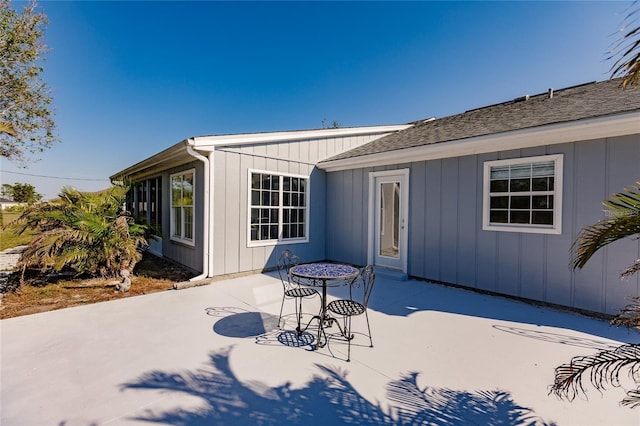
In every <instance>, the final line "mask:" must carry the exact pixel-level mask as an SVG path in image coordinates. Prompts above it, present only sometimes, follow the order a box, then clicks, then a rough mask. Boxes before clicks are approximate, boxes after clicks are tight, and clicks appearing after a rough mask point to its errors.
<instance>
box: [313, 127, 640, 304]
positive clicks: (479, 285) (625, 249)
mask: <svg viewBox="0 0 640 426" xmlns="http://www.w3.org/2000/svg"><path fill="white" fill-rule="evenodd" d="M548 154H564V158H563V170H564V173H563V177H564V178H563V199H562V233H561V234H560V235H550V234H527V233H516V232H498V231H486V230H483V229H482V197H483V194H482V191H483V164H484V162H485V161H491V160H499V159H510V158H520V157H531V156H539V155H548ZM403 168H409V169H410V178H409V182H410V185H409V191H410V195H409V224H408V226H409V237H408V238H409V241H408V247H409V249H408V271H407V272H408V274H409V275H410V276H413V277H418V278H424V279H430V280H436V281H441V282H445V283H451V284H457V285H462V286H466V287H470V288H475V289H481V290H487V291H492V292H496V293H501V294H505V295H510V296H517V297H522V298H526V299H532V300H537V301H543V302H548V303H554V304H559V305H564V306H568V307H572V308H579V309H584V310H588V311H593V312H600V313H607V314H616V313H618V312H619V310H620V309H621V308H622V307H624V306H625V305H626V304H627V303H628V299H627V298H628V297H629V296H634V295H638V294H640V277H638V276H632V277H631V278H629V279H628V280H624V281H621V280H620V279H619V274H620V272H621V271H622V270H623V268H624V267H625V266H626V265H628V264H629V263H631V262H632V261H633V260H634V259H637V258H638V257H640V242H639V241H638V240H637V239H636V240H632V239H629V240H624V241H618V242H616V243H614V244H611V245H610V246H608V247H606V248H604V249H602V250H600V251H599V252H598V253H597V254H596V255H595V256H594V257H593V258H592V259H591V260H590V261H589V263H588V264H587V265H586V267H585V268H584V269H582V270H578V271H573V270H572V269H571V268H570V266H569V252H570V247H571V244H572V242H573V241H574V239H575V238H576V236H577V235H578V232H579V231H580V230H581V229H582V228H583V227H584V226H587V225H590V224H593V223H595V222H597V221H598V220H600V219H602V218H603V217H604V213H603V206H602V201H603V200H605V199H607V198H609V197H610V196H611V195H612V194H614V193H616V192H620V191H621V190H622V189H623V188H624V187H626V186H629V185H633V184H635V182H636V181H638V180H640V135H639V134H635V135H630V136H622V137H615V138H606V139H597V140H590V141H580V142H572V143H565V144H558V145H547V146H542V147H536V148H526V149H518V150H513V151H501V152H493V153H489V154H480V155H469V156H462V157H454V158H444V159H440V160H428V161H417V162H413V163H406V164H396V165H389V166H385V167H376V168H365V169H356V170H346V171H336V172H329V173H327V226H326V232H327V237H326V250H327V258H328V259H331V260H334V261H342V262H349V263H354V264H359V265H363V264H365V263H366V262H367V250H368V247H367V244H368V223H367V217H368V214H367V213H368V197H369V194H368V191H369V189H368V188H369V172H372V171H380V170H391V169H403Z"/></svg>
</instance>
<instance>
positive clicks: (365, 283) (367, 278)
mask: <svg viewBox="0 0 640 426" xmlns="http://www.w3.org/2000/svg"><path fill="white" fill-rule="evenodd" d="M375 282H376V273H375V271H374V270H373V265H367V266H365V267H364V268H362V270H361V271H360V275H359V276H358V279H357V280H356V282H355V283H354V284H352V287H353V285H355V286H356V287H359V286H360V285H362V293H363V294H362V304H363V305H364V306H365V308H366V307H368V306H369V297H371V291H373V284H375Z"/></svg>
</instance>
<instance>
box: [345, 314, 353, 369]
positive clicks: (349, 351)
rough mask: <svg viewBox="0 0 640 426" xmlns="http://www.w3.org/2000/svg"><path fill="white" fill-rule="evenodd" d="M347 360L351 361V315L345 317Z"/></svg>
mask: <svg viewBox="0 0 640 426" xmlns="http://www.w3.org/2000/svg"><path fill="white" fill-rule="evenodd" d="M347 322H348V325H347V327H346V328H347V330H348V331H347V343H348V345H347V362H351V341H352V340H353V335H352V334H351V315H349V316H348V317H347Z"/></svg>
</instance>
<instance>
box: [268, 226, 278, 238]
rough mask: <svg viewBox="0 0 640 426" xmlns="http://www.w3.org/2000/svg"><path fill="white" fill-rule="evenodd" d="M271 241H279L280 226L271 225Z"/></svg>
mask: <svg viewBox="0 0 640 426" xmlns="http://www.w3.org/2000/svg"><path fill="white" fill-rule="evenodd" d="M269 239H271V240H277V239H278V225H271V226H270V227H269Z"/></svg>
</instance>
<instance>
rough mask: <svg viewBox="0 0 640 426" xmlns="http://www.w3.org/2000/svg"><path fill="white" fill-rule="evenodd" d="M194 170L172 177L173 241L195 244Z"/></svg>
mask: <svg viewBox="0 0 640 426" xmlns="http://www.w3.org/2000/svg"><path fill="white" fill-rule="evenodd" d="M194 184H195V173H194V171H193V170H189V171H185V172H182V173H179V174H174V175H171V239H172V240H175V241H181V242H185V243H187V244H193V207H194V199H193V197H194V194H195V192H194Z"/></svg>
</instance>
